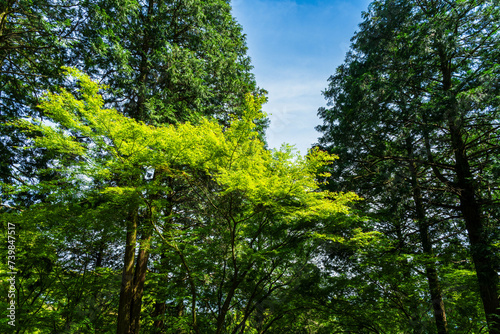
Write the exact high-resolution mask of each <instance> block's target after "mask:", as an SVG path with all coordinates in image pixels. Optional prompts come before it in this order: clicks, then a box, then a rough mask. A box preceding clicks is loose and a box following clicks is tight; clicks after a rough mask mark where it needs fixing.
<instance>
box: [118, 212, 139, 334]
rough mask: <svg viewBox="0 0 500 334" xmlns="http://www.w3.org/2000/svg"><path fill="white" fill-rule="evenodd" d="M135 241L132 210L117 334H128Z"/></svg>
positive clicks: (128, 226)
mask: <svg viewBox="0 0 500 334" xmlns="http://www.w3.org/2000/svg"><path fill="white" fill-rule="evenodd" d="M136 241H137V210H135V209H133V210H132V212H131V213H130V215H129V219H128V222H127V239H126V246H125V256H124V261H123V262H124V263H123V274H122V285H121V289H120V302H119V305H118V321H117V330H116V333H117V334H129V333H130V309H131V303H130V301H131V300H132V298H133V293H134V257H135V246H136Z"/></svg>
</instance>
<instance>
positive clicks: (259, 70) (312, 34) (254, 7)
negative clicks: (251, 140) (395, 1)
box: [232, 0, 370, 154]
mask: <svg viewBox="0 0 500 334" xmlns="http://www.w3.org/2000/svg"><path fill="white" fill-rule="evenodd" d="M369 3H370V1H369V0H350V1H343V0H233V1H232V7H233V15H234V16H235V17H236V19H237V20H238V22H239V23H240V24H241V25H242V26H243V32H244V33H245V34H246V35H247V45H248V48H249V50H248V54H249V56H250V57H251V59H252V64H253V66H254V70H253V72H254V74H255V76H256V79H257V84H258V85H259V86H260V87H261V88H264V89H266V90H267V91H268V92H269V95H268V97H269V102H268V103H267V104H266V105H265V106H264V111H266V112H267V114H268V115H269V118H270V120H271V125H270V127H269V129H268V130H267V141H268V144H269V147H270V148H279V147H280V146H281V144H282V143H289V144H293V145H295V146H296V148H297V149H298V150H300V152H301V153H302V154H305V153H306V152H307V149H309V148H310V147H311V145H312V144H314V143H316V142H317V138H318V137H319V136H320V133H318V132H316V130H314V127H315V126H317V125H319V124H320V123H321V120H320V119H319V118H318V117H317V115H316V114H317V111H318V108H319V107H322V106H326V101H325V100H324V98H323V96H322V95H321V91H323V90H325V89H326V88H327V86H328V82H327V80H328V77H329V76H330V75H332V74H333V73H334V71H335V69H336V68H337V66H339V65H340V64H341V63H342V61H343V60H344V57H345V54H346V52H347V51H348V48H349V45H350V39H351V38H352V36H353V34H354V32H355V31H356V30H357V26H358V24H359V23H360V22H361V13H362V12H363V11H366V10H367V8H368V4H369Z"/></svg>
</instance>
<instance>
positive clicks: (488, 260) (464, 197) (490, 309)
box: [440, 52, 500, 334]
mask: <svg viewBox="0 0 500 334" xmlns="http://www.w3.org/2000/svg"><path fill="white" fill-rule="evenodd" d="M440 56H441V72H442V75H443V90H444V92H445V93H447V94H448V96H447V99H448V100H447V101H446V102H447V105H446V108H447V109H446V117H447V122H448V124H447V125H448V130H449V133H450V137H449V138H450V142H451V148H452V150H453V153H454V158H455V161H454V164H455V178H456V181H455V188H456V191H457V192H458V197H459V200H460V211H461V212H462V215H463V218H464V220H465V226H466V229H467V233H468V237H469V243H470V248H471V255H472V260H473V261H474V267H475V269H476V275H477V281H478V284H479V293H480V296H481V300H482V302H483V307H484V313H485V314H486V321H487V323H488V328H489V331H490V334H500V309H499V306H500V305H499V301H498V290H497V285H498V274H497V271H496V270H495V266H494V263H495V261H494V260H495V256H494V254H493V253H492V252H491V245H490V240H489V238H488V236H487V235H486V233H485V229H484V223H483V217H482V215H481V205H480V203H479V200H478V198H477V195H476V186H475V184H474V176H473V174H472V172H471V168H470V163H469V158H468V157H467V147H466V143H465V142H464V140H463V132H464V129H463V125H462V120H461V118H460V113H459V111H458V104H457V101H456V96H455V95H453V93H452V92H451V87H452V71H451V62H450V61H447V60H446V57H445V55H444V52H441V53H440Z"/></svg>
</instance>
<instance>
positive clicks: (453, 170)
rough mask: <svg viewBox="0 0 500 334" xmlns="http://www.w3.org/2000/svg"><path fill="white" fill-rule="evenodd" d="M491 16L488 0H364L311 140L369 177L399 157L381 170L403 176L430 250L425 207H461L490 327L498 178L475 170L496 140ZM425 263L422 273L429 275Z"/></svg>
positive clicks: (485, 163) (483, 165)
mask: <svg viewBox="0 0 500 334" xmlns="http://www.w3.org/2000/svg"><path fill="white" fill-rule="evenodd" d="M498 15H499V7H498V6H497V5H495V4H493V3H490V2H487V1H480V2H473V1H451V2H450V1H447V2H445V1H442V2H441V1H438V2H436V1H433V2H432V3H431V2H428V1H415V2H401V1H375V2H373V3H372V5H371V7H370V12H369V13H367V14H366V16H365V21H364V22H363V23H362V24H361V26H360V27H361V31H360V32H359V33H357V34H356V36H355V38H354V40H353V41H354V43H353V45H352V47H351V52H350V53H349V55H348V58H347V59H346V64H345V65H343V66H342V67H340V68H339V70H338V72H337V74H336V75H335V76H332V77H331V79H330V81H331V84H330V87H329V89H328V90H327V91H326V92H325V96H326V97H327V98H329V99H330V101H331V103H332V108H330V109H322V110H320V116H321V117H322V118H323V119H324V120H325V123H324V125H323V126H320V127H319V129H320V130H321V131H323V132H324V133H325V135H324V137H323V138H322V140H321V142H320V144H323V145H325V146H326V145H332V144H333V145H332V147H331V148H332V150H333V152H335V148H337V147H338V148H342V149H343V151H342V153H345V154H346V155H347V156H350V157H353V159H352V160H350V162H349V163H350V164H351V165H350V166H349V167H347V168H348V169H345V170H344V171H343V173H344V174H345V173H346V172H349V171H353V170H355V171H359V169H358V167H359V168H365V167H367V166H368V167H369V168H367V169H366V170H367V171H368V173H367V174H365V173H364V172H362V174H358V175H367V176H368V177H371V176H370V174H369V173H378V170H377V169H378V167H377V166H380V165H381V164H386V163H387V161H392V163H393V164H394V166H398V165H401V164H404V165H406V166H407V168H408V169H407V171H406V172H403V173H394V172H392V173H394V174H392V175H391V174H389V175H390V176H391V178H392V177H399V178H402V179H403V180H405V179H406V180H408V183H409V184H411V189H412V190H411V193H412V194H413V195H411V197H412V202H413V203H414V207H415V210H416V211H415V213H416V216H415V218H417V219H418V221H420V222H419V229H420V234H421V237H422V245H423V248H424V250H425V249H426V248H427V250H428V251H430V250H432V248H430V249H429V245H428V244H427V246H426V243H427V242H426V237H425V236H426V234H427V233H426V230H428V228H429V227H430V226H431V225H429V222H431V221H432V220H429V218H426V217H425V216H428V215H429V213H430V214H432V215H434V214H437V215H438V216H439V215H441V217H442V218H441V219H440V220H442V221H453V214H452V215H449V214H447V213H444V212H443V209H448V210H450V209H451V210H452V212H456V213H459V214H460V215H461V217H462V219H463V221H464V222H465V229H466V231H467V234H468V241H469V243H470V254H471V257H472V259H473V261H474V264H475V268H476V272H477V279H478V286H479V290H480V295H481V299H482V301H483V307H484V310H485V313H486V319H487V321H488V326H489V328H490V332H491V333H497V332H498V330H499V329H498V327H497V326H498V325H497V323H498V322H496V320H495V318H496V317H497V316H498V299H497V297H496V296H497V292H496V291H497V283H498V282H497V273H496V270H495V266H496V265H495V263H496V262H497V259H496V257H495V256H494V253H493V252H492V249H493V248H492V247H493V244H494V242H495V241H494V240H496V238H497V236H495V234H494V232H493V231H494V229H493V225H492V224H493V222H492V221H491V220H489V218H487V217H492V216H494V215H496V213H495V212H496V210H495V209H494V208H495V206H497V205H498V202H495V200H493V198H492V196H491V195H490V192H491V189H492V188H491V185H492V184H493V183H495V184H496V186H494V188H495V187H497V186H498V184H497V182H496V181H491V180H486V179H483V177H482V176H481V174H482V171H483V170H484V171H486V170H492V169H493V168H494V166H495V160H494V159H493V158H492V155H494V154H493V152H498V149H499V146H498V138H499V127H498V122H497V121H495V119H498V100H497V97H496V94H497V89H498V87H497V86H496V85H494V84H492V81H491V80H494V79H493V78H495V77H498V64H496V62H495V61H494V60H493V58H491V57H492V55H496V54H497V52H498V51H497V48H498V43H499V34H498V26H497V22H498ZM486 27H487V28H486ZM494 57H495V56H494ZM479 92H481V94H479ZM333 103H334V104H333ZM476 144H477V145H476ZM338 153H339V154H340V152H338ZM341 157H342V158H344V156H343V155H342V154H341ZM389 163H390V162H389ZM372 175H374V176H375V177H376V174H372ZM491 182H493V183H491ZM488 189H489V190H488ZM378 191H384V190H383V189H379V190H378ZM375 194H376V193H375ZM379 194H380V193H379ZM376 196H380V195H376ZM374 199H375V201H378V197H375V198H374ZM422 205H425V207H422ZM447 215H448V217H449V218H450V219H446V216H447ZM443 219H444V220H443ZM443 228H444V225H443V224H441V227H440V228H439V229H441V230H443ZM445 240H446V239H445ZM429 269H431V268H428V269H426V271H427V272H428V279H430V278H431V276H434V277H436V276H435V274H432V270H431V272H429ZM429 283H431V281H429ZM430 290H431V292H432V291H433V288H432V287H430ZM433 299H434V297H433ZM436 320H437V314H436ZM437 325H438V327H439V323H437ZM441 328H442V329H441V330H440V331H441V332H445V329H444V328H443V327H441Z"/></svg>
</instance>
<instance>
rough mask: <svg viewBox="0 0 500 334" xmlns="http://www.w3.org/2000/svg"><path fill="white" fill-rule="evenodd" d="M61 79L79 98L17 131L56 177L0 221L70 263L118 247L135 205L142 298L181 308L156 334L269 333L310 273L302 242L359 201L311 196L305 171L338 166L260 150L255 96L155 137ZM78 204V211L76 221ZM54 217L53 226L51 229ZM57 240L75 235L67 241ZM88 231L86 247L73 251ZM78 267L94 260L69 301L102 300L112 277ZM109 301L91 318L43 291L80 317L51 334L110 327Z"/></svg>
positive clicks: (87, 90)
mask: <svg viewBox="0 0 500 334" xmlns="http://www.w3.org/2000/svg"><path fill="white" fill-rule="evenodd" d="M67 71H68V72H69V73H70V74H72V75H73V77H74V78H76V79H77V80H78V82H79V86H80V88H79V90H78V91H77V92H76V93H75V94H71V93H69V92H68V91H66V90H61V91H60V92H58V93H57V94H55V93H49V94H47V95H46V97H45V99H44V101H43V102H42V104H41V105H40V108H41V109H42V110H43V111H44V114H45V115H47V117H48V119H45V120H43V121H42V122H36V121H35V120H31V121H19V122H17V123H16V125H17V126H19V127H20V128H23V129H25V131H35V132H37V133H41V136H39V137H37V138H36V140H35V141H34V145H36V146H37V147H43V148H47V149H50V150H51V151H53V152H54V157H55V158H54V159H53V160H52V161H51V164H52V166H51V169H56V170H57V171H58V173H59V174H60V175H61V177H60V178H59V179H58V180H57V181H47V182H40V183H38V184H34V185H30V186H29V187H28V188H30V189H31V191H37V192H41V193H45V194H46V195H47V200H46V201H45V202H43V203H39V204H37V205H34V206H32V207H31V208H29V209H28V210H26V211H25V212H23V213H21V214H16V215H11V216H10V218H11V219H15V220H17V221H18V222H19V225H23V226H25V228H26V229H27V230H31V229H33V228H34V227H33V225H31V224H28V222H38V223H40V225H39V229H41V231H45V236H44V237H45V238H53V239H54V241H57V242H58V243H59V242H61V243H62V242H68V243H69V244H73V245H75V248H73V250H71V251H69V252H68V253H67V254H73V255H71V256H75V255H77V254H78V252H79V251H78V246H76V245H78V244H81V245H85V244H87V245H88V246H89V247H92V248H93V247H95V248H93V250H87V251H88V252H89V254H95V253H98V250H99V249H100V248H99V247H109V245H108V243H107V242H106V241H105V240H111V239H116V238H123V237H124V236H123V222H124V219H126V217H127V214H128V212H129V210H128V209H127V208H133V207H138V208H139V212H143V211H144V212H150V214H149V215H147V216H144V217H147V221H145V222H144V225H142V227H141V229H150V228H152V229H153V230H154V234H153V238H152V239H151V246H152V252H153V255H152V257H153V261H154V263H155V265H154V266H153V267H152V268H153V270H155V272H154V273H152V274H151V278H150V279H148V280H147V281H146V290H145V291H146V292H145V297H144V299H145V301H146V302H147V301H152V300H158V298H160V297H158V296H159V295H160V296H161V295H163V296H164V297H162V298H163V300H167V301H172V303H174V304H173V305H175V306H176V307H179V308H180V309H182V310H184V311H183V312H181V314H177V315H175V316H174V315H171V316H168V312H167V313H166V315H162V316H161V319H162V321H163V322H164V324H167V323H170V324H174V323H175V324H177V325H175V326H177V328H186V330H188V329H189V330H194V331H197V332H200V333H211V332H214V333H226V332H230V331H232V330H234V331H236V330H242V329H243V328H248V330H250V328H251V327H259V326H261V327H262V326H265V325H266V321H267V322H268V325H270V324H271V323H273V321H272V320H273V317H280V316H282V314H281V313H280V312H284V313H288V312H289V311H290V309H288V308H287V306H286V305H281V302H280V301H279V299H283V300H286V299H289V298H291V296H292V295H293V289H292V288H293V287H294V286H296V285H297V284H299V282H300V281H302V280H305V279H306V278H307V271H304V272H303V268H305V267H307V266H309V267H311V264H310V261H311V258H312V256H313V249H314V245H313V243H312V241H313V240H314V238H312V236H313V235H318V234H321V232H322V229H323V228H324V227H325V226H327V225H329V224H331V223H328V220H327V218H328V217H330V216H333V215H338V214H340V213H344V214H345V213H348V208H347V204H348V203H350V202H352V201H354V200H356V199H357V197H356V195H354V194H352V193H346V194H343V193H328V192H323V191H320V190H319V181H318V180H317V178H316V176H315V174H316V172H317V171H318V169H319V168H321V167H322V166H325V165H327V164H329V163H331V162H332V161H333V160H334V159H335V157H334V156H331V155H328V154H326V153H325V152H321V151H319V150H313V151H311V152H310V154H309V155H308V156H307V157H306V158H302V157H299V156H295V155H294V154H293V153H292V151H291V150H290V149H285V150H281V151H276V152H269V151H267V150H266V149H265V148H264V144H263V142H262V141H261V140H260V139H259V138H258V137H259V134H258V132H257V131H256V129H257V126H256V124H255V122H256V121H258V120H259V119H261V118H262V117H264V116H263V114H262V113H261V112H260V111H259V110H260V106H261V103H262V102H263V98H262V97H258V96H257V97H255V96H251V95H248V96H247V98H246V105H247V107H246V109H245V112H244V113H243V114H242V116H241V117H233V118H232V119H231V121H230V124H229V126H227V127H224V126H222V125H220V124H219V122H218V121H217V120H216V119H212V120H209V119H201V120H200V121H199V122H198V124H196V125H193V124H191V123H189V122H187V123H183V124H178V125H163V126H152V125H147V124H144V123H142V122H137V121H135V120H133V119H130V118H127V117H125V116H123V115H122V114H120V113H119V112H117V111H116V110H113V109H105V108H103V106H104V101H103V98H102V97H101V95H99V90H100V89H104V88H105V87H103V86H100V85H98V84H96V83H94V82H92V81H91V80H90V79H89V78H88V77H86V76H84V75H82V74H81V73H79V72H78V71H76V70H73V69H67ZM44 172H45V171H43V170H42V171H40V173H44ZM152 174H154V175H152ZM24 190H26V189H24ZM13 191H16V189H13ZM80 206H81V207H82V208H83V210H82V209H77V210H75V208H77V207H80ZM56 216H59V217H60V221H61V222H60V223H58V224H52V223H51V222H53V221H54V219H55V217H56ZM321 221H323V222H322V223H320V222H321ZM51 226H53V228H54V230H52V231H50V227H51ZM59 231H60V232H61V234H60V232H59ZM63 231H68V232H69V231H71V233H67V235H66V236H64V235H63V234H62V233H64V232H63ZM82 233H83V234H82ZM87 233H88V234H89V235H92V236H93V237H92V240H89V241H88V242H87V243H86V242H85V241H84V240H83V239H82V240H81V241H79V239H80V238H83V237H84V235H85V234H87ZM58 243H56V244H55V245H54V248H52V249H50V247H49V250H48V253H51V252H52V255H50V256H51V257H50V258H51V261H52V262H58V261H61V260H62V259H57V257H55V255H54V253H53V252H55V251H56V250H57V248H58V246H57V245H58ZM61 246H62V244H61ZM61 250H62V251H64V247H62V248H61ZM101 251H102V249H101ZM80 256H82V259H88V260H89V261H90V262H89V265H88V266H86V267H85V268H87V269H82V268H81V267H80V268H78V269H76V268H75V269H76V272H75V273H74V275H76V276H71V275H73V274H71V272H70V271H66V273H67V275H69V277H73V278H72V281H71V282H75V280H78V277H81V279H82V281H85V284H84V285H82V284H83V283H82V284H80V285H79V284H77V283H72V284H73V285H72V287H73V288H74V289H75V292H74V293H77V294H84V293H87V292H85V291H87V289H90V290H89V291H94V292H96V291H95V290H93V289H94V288H96V289H100V288H98V287H99V286H101V285H103V284H105V282H106V280H105V277H109V278H113V279H117V271H116V269H113V268H109V269H108V271H106V274H105V275H104V273H100V272H101V271H102V270H106V269H104V268H100V265H97V263H98V261H97V260H93V259H92V258H91V257H89V256H90V255H89V256H86V255H83V254H81V255H80ZM63 267H64V266H63ZM313 267H314V266H313ZM115 268H116V267H115ZM160 268H161V269H160ZM82 270H83V271H82ZM156 270H158V271H157V272H156ZM311 270H312V269H311ZM87 271H88V272H89V273H87ZM54 274H55V273H54ZM80 275H90V276H89V277H96V280H95V281H94V280H84V278H83V276H80ZM93 275H96V276H93ZM56 276H57V275H56ZM165 277H169V279H168V280H166V279H165ZM92 282H95V283H92ZM176 282H177V283H176ZM87 283H88V284H95V285H93V286H92V285H90V286H89V285H87ZM118 288H119V286H118V285H117V286H115V287H114V289H118ZM107 291H108V290H104V291H102V292H101V295H96V296H95V302H96V305H97V306H96V309H95V310H94V311H95V312H97V313H96V314H93V315H92V316H89V315H88V313H85V312H87V311H88V310H87V308H86V307H87V305H86V304H85V301H83V300H80V299H73V298H71V297H70V296H69V295H68V296H67V297H63V296H60V294H61V291H60V290H57V291H50V290H47V291H45V292H44V293H45V294H47V296H48V297H47V298H49V299H51V300H55V299H58V300H59V302H58V304H57V305H61V309H63V310H65V312H68V311H69V310H70V308H67V307H63V305H64V304H65V303H67V304H66V306H69V305H74V307H72V308H71V309H82V312H83V313H78V314H79V315H78V316H81V315H82V314H87V316H84V317H83V318H78V316H77V314H73V313H70V314H66V315H65V317H64V319H61V321H60V322H59V325H57V326H59V327H60V328H63V327H66V328H72V329H73V330H74V329H75V328H80V327H75V326H77V323H78V321H79V320H78V319H87V320H86V321H90V325H91V326H98V324H99V321H102V319H103V318H104V319H106V318H107V319H110V320H111V321H115V319H114V317H113V316H112V312H113V309H114V308H116V299H114V300H113V299H111V300H109V299H103V297H102V294H104V295H106V294H107V293H108V292H107ZM67 293H70V292H69V291H68V292H67ZM110 295H112V294H111V292H110ZM108 296H109V295H108ZM106 301H107V302H108V303H106ZM72 303H73V304H72ZM38 304H39V305H40V307H41V308H42V309H44V310H45V311H44V312H45V313H47V314H48V315H49V316H52V317H54V316H55V313H51V310H56V309H57V307H55V306H54V307H49V306H48V305H44V302H43V301H41V300H39V301H38ZM273 304H275V305H273ZM150 308H151V304H150V303H149V304H148V303H146V304H145V306H144V310H143V318H144V324H143V327H144V330H148V328H149V329H150V330H152V327H153V325H154V326H156V321H157V320H158V318H155V317H151V316H150V315H151V314H152V313H153V312H152V311H153V310H152V309H150ZM266 309H269V310H273V312H269V311H265V310H266ZM85 310H87V311H85ZM32 316H34V319H38V321H39V322H38V325H33V326H34V327H32V328H37V327H38V328H39V329H41V330H42V329H43V328H44V326H47V325H46V324H44V323H45V321H44V320H43V319H40V318H37V314H35V313H33V314H32ZM55 317H56V318H57V316H55ZM69 319H70V320H69ZM64 320H66V321H64ZM82 321H83V320H82ZM41 324H43V325H41ZM90 325H89V326H90ZM78 326H79V325H78ZM82 328H83V327H82ZM167 328H168V326H167ZM80 330H82V329H80Z"/></svg>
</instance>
